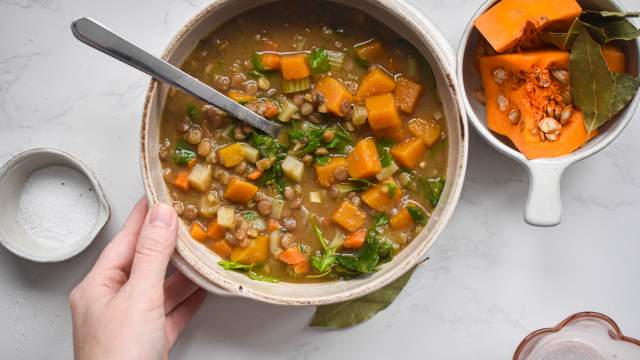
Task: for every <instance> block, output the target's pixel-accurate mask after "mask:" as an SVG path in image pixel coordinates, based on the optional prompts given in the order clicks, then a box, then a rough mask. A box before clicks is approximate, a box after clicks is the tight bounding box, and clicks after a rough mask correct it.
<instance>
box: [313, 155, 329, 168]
mask: <svg viewBox="0 0 640 360" xmlns="http://www.w3.org/2000/svg"><path fill="white" fill-rule="evenodd" d="M329 159H330V158H329V156H318V157H316V164H318V165H320V166H324V165H327V163H329Z"/></svg>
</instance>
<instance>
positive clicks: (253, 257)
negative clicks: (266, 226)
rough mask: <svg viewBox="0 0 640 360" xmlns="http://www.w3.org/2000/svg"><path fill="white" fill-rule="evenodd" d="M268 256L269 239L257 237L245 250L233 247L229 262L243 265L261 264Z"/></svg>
mask: <svg viewBox="0 0 640 360" xmlns="http://www.w3.org/2000/svg"><path fill="white" fill-rule="evenodd" d="M268 256H269V238H267V237H266V236H263V235H261V236H258V237H257V238H255V239H254V240H253V242H252V243H251V245H249V247H246V248H242V247H235V248H234V249H233V250H232V251H231V260H232V261H235V262H239V263H241V264H245V265H251V264H261V263H263V262H265V261H266V260H267V257H268Z"/></svg>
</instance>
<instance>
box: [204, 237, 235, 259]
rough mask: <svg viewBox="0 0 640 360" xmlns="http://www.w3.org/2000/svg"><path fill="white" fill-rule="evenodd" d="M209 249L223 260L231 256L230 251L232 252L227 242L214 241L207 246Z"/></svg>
mask: <svg viewBox="0 0 640 360" xmlns="http://www.w3.org/2000/svg"><path fill="white" fill-rule="evenodd" d="M209 249H211V251H213V252H214V253H216V254H218V256H220V257H221V258H223V259H228V258H229V255H231V251H233V248H232V247H231V245H229V243H228V242H227V240H220V241H216V242H214V243H213V244H211V245H209Z"/></svg>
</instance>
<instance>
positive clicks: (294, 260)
mask: <svg viewBox="0 0 640 360" xmlns="http://www.w3.org/2000/svg"><path fill="white" fill-rule="evenodd" d="M278 259H279V260H280V261H282V262H283V263H286V264H289V265H296V264H300V263H303V262H305V261H307V257H306V256H304V254H303V253H302V251H300V248H298V247H297V246H292V247H290V248H288V249H286V250H285V251H283V252H281V253H280V256H278Z"/></svg>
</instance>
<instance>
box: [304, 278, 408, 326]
mask: <svg viewBox="0 0 640 360" xmlns="http://www.w3.org/2000/svg"><path fill="white" fill-rule="evenodd" d="M414 270H415V267H414V268H413V269H411V270H409V271H408V272H407V273H405V274H404V275H402V276H401V277H399V278H398V279H396V280H395V281H394V282H392V283H390V284H389V285H387V286H385V287H383V288H382V289H380V290H378V291H375V292H373V293H371V294H369V295H366V296H363V297H361V298H358V299H355V300H351V301H347V302H343V303H339V304H332V305H322V306H318V308H317V309H316V312H315V314H314V315H313V319H312V320H311V324H310V325H311V326H314V327H326V328H337V329H342V328H348V327H351V326H354V325H357V324H360V323H362V322H364V321H366V320H369V319H371V318H372V317H373V316H374V315H375V314H377V313H378V312H380V311H382V310H384V309H386V308H387V307H388V306H389V305H390V304H391V303H392V302H393V301H394V300H395V299H396V298H397V297H398V295H399V294H400V292H402V289H403V288H404V287H405V285H406V284H407V283H408V282H409V279H410V278H411V275H412V274H413V272H414Z"/></svg>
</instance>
